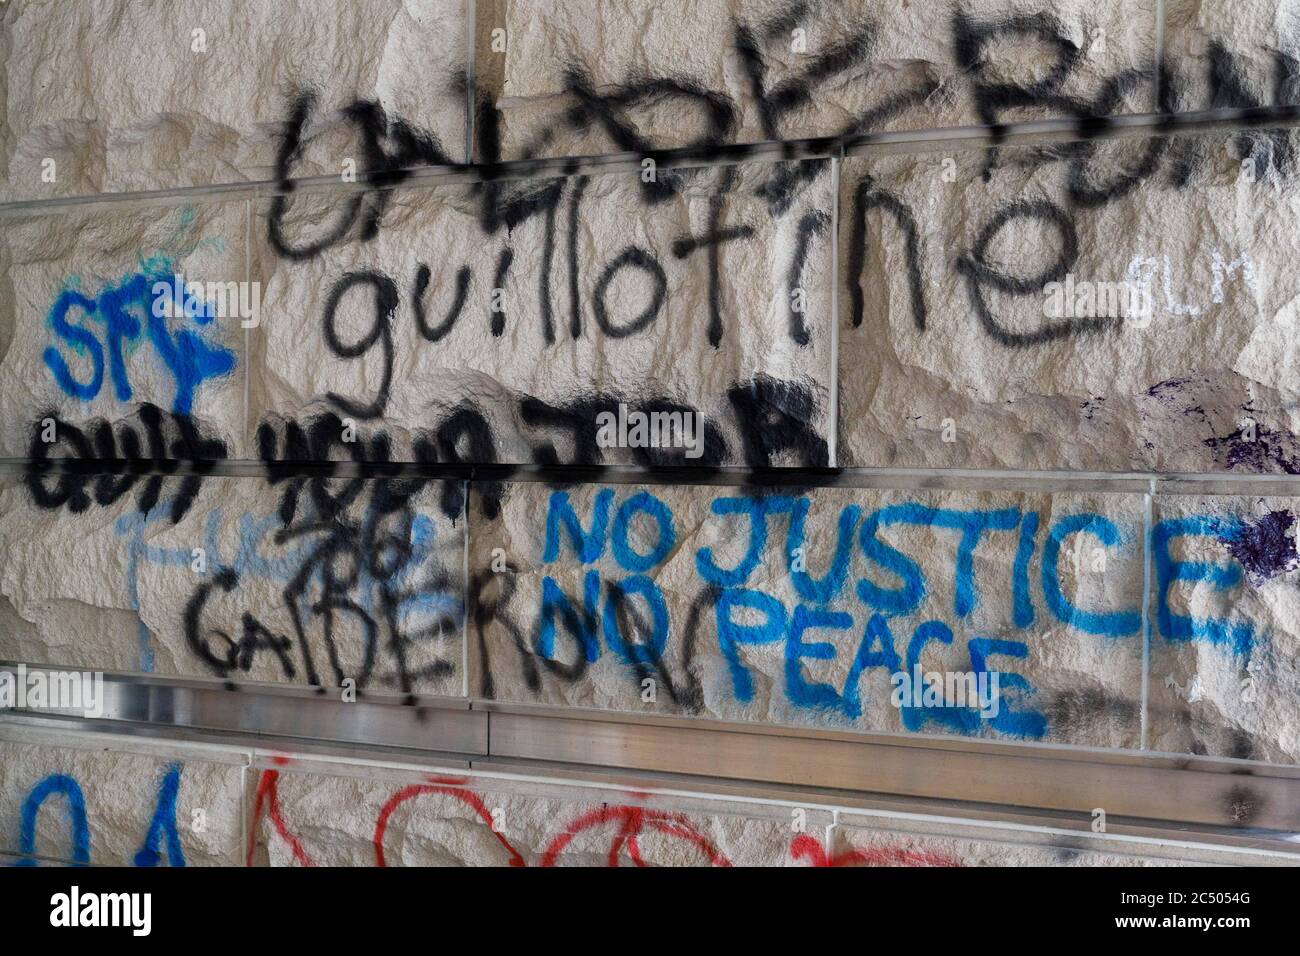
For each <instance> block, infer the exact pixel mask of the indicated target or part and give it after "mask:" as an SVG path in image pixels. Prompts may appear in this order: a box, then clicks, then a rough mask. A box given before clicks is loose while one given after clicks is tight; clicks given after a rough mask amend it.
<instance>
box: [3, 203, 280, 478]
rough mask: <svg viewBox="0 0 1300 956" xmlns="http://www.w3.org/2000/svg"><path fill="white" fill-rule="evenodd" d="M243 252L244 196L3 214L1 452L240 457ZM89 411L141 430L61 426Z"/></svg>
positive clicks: (89, 415)
mask: <svg viewBox="0 0 1300 956" xmlns="http://www.w3.org/2000/svg"><path fill="white" fill-rule="evenodd" d="M247 257H248V207H247V204H246V203H242V202H236V203H214V204H202V203H200V204H189V205H178V206H142V205H137V206H130V207H127V206H122V205H116V204H115V205H113V206H110V207H100V208H89V207H81V208H78V209H70V210H66V211H61V212H58V213H52V214H44V215H39V216H30V217H23V218H9V219H5V220H3V226H2V227H0V408H3V409H4V416H3V419H4V420H3V424H2V425H0V453H3V454H7V455H10V456H14V457H20V456H28V457H32V458H49V457H59V458H83V459H84V458H114V457H117V458H155V459H161V458H195V457H226V456H227V455H230V456H232V457H238V456H239V455H240V453H241V450H242V445H243V438H244V376H245V374H246V372H247V361H246V359H245V355H244V329H243V328H241V325H242V323H243V322H244V321H245V320H244V319H243V318H241V316H240V308H241V305H240V304H241V295H242V297H243V302H245V303H246V304H248V305H250V306H251V305H252V304H253V302H254V299H253V297H252V290H251V288H250V287H249V286H247V284H246V280H247ZM177 276H179V277H180V279H179V281H178V280H177ZM200 286H201V289H200ZM245 311H247V312H249V313H252V312H253V310H252V309H251V308H249V309H247V310H245ZM173 415H175V416H179V417H176V418H172V417H171V416H173ZM93 418H100V419H104V420H106V421H109V422H120V421H122V420H125V419H135V421H134V424H133V425H131V426H127V425H126V424H125V423H124V424H123V425H122V429H123V430H127V431H131V432H133V433H134V434H133V435H130V436H128V435H125V434H121V433H120V432H119V434H118V435H116V436H112V435H111V434H108V433H103V434H95V433H87V432H86V431H84V430H82V431H80V432H78V430H77V429H75V428H74V429H66V428H63V427H62V426H63V424H64V423H65V422H67V423H71V424H74V425H76V424H81V423H84V422H86V421H87V420H89V419H93ZM190 432H192V434H190ZM200 436H202V437H200ZM216 443H220V446H222V447H218V445H217V444H216Z"/></svg>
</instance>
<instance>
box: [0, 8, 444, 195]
mask: <svg viewBox="0 0 1300 956" xmlns="http://www.w3.org/2000/svg"><path fill="white" fill-rule="evenodd" d="M465 16H466V14H465V5H464V3H463V2H461V0H346V2H345V0H320V2H311V3H265V2H261V0H235V2H228V0H169V2H146V3H141V2H132V0H95V2H90V3H60V2H57V0H54V2H43V0H37V2H24V3H10V4H9V5H8V6H7V7H6V9H5V10H4V11H3V13H0V25H2V27H3V30H2V32H0V43H3V44H4V51H5V53H6V54H7V55H6V57H5V59H4V61H3V64H4V65H3V71H0V91H2V94H3V99H0V103H3V104H4V105H6V106H7V111H6V114H5V116H4V120H5V121H6V122H5V125H4V126H3V127H0V163H4V164H5V167H6V168H5V169H4V170H3V172H5V173H6V176H5V181H4V183H3V185H0V198H7V199H36V198H45V197H48V196H71V195H85V194H88V193H95V192H115V191H122V190H128V191H129V190H149V189H161V188H168V187H175V186H199V185H206V184H210V183H222V182H234V181H239V180H245V179H252V180H260V179H270V178H272V177H273V176H275V175H276V172H277V170H276V161H277V157H278V155H279V151H280V146H281V139H280V133H281V132H282V130H283V128H284V125H285V124H286V123H287V122H289V121H290V120H291V119H292V118H293V116H294V110H295V108H296V106H297V105H298V104H299V103H300V102H301V97H302V96H303V95H304V94H310V95H312V96H313V97H314V102H315V106H316V108H315V110H314V111H313V122H312V127H311V131H312V136H311V138H312V139H313V140H314V141H315V142H325V141H330V140H333V141H335V143H336V145H337V144H344V143H346V144H349V146H350V149H351V151H352V156H353V157H354V159H355V160H356V163H357V166H358V168H359V169H365V168H367V163H366V161H365V157H366V156H367V152H366V151H367V149H368V147H371V146H372V145H375V144H376V143H378V144H379V145H380V148H384V149H393V148H395V147H394V144H392V143H390V142H389V141H388V139H387V134H388V133H389V132H390V131H389V129H388V122H389V120H393V121H396V120H397V119H398V118H405V120H406V121H407V122H409V123H412V124H416V125H419V126H420V127H421V128H422V129H423V130H426V131H427V132H428V133H429V134H430V138H429V139H428V141H427V143H426V144H424V145H426V146H427V147H428V149H426V150H425V153H426V161H427V160H428V158H432V157H434V156H436V155H439V154H441V155H443V156H445V157H446V158H447V159H450V160H451V161H456V162H459V161H461V160H463V159H464V156H465V94H464V88H465V87H464V74H465V63H466V56H465V50H466V43H467V40H466V35H467V24H466V20H465ZM375 106H380V107H382V108H383V110H384V111H386V113H387V114H388V115H385V114H384V113H379V112H376V111H375V110H374V107H375ZM376 137H377V139H376ZM46 159H51V160H53V161H54V162H55V164H56V166H55V180H54V181H53V182H48V181H46V180H47V179H48V177H47V176H46V177H43V175H42V174H43V173H44V172H45V170H46V166H45V165H44V161H45V160H46ZM302 159H303V162H301V163H296V164H295V168H294V170H292V172H291V174H292V175H307V174H310V172H311V169H310V168H309V167H310V165H311V163H312V162H313V156H312V155H311V153H310V151H308V152H307V153H306V154H305V155H304V156H303V157H302ZM316 171H317V172H326V173H339V172H340V171H341V170H340V167H337V166H332V165H331V166H330V167H329V168H327V169H318V170H316Z"/></svg>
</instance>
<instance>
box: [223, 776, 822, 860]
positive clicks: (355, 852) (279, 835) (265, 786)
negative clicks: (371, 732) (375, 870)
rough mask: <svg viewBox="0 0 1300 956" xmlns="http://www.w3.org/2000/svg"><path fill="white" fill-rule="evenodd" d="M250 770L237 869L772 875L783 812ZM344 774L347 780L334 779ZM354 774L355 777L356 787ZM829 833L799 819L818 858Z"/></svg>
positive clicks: (460, 782) (815, 815)
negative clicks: (243, 845) (249, 803)
mask: <svg viewBox="0 0 1300 956" xmlns="http://www.w3.org/2000/svg"><path fill="white" fill-rule="evenodd" d="M334 774H338V775H327V774H325V773H321V772H301V771H299V770H295V764H293V763H290V764H285V763H283V762H280V763H270V764H268V765H267V766H266V767H265V768H264V769H262V770H261V772H260V776H259V778H258V784H257V792H256V797H255V799H254V807H253V813H252V814H251V815H250V825H251V827H252V833H251V834H250V840H249V853H248V861H249V862H250V864H253V865H270V866H293V865H299V866H302V865H317V866H376V865H378V866H729V865H736V866H781V865H788V864H792V863H796V862H798V858H797V857H796V856H794V855H793V854H792V853H791V850H790V848H791V846H792V841H794V840H795V839H796V838H797V837H798V834H796V833H795V832H794V829H793V826H794V824H793V820H794V818H793V816H792V814H791V811H790V809H789V808H781V807H772V806H762V805H757V804H743V803H732V802H722V801H708V800H691V799H684V798H681V797H677V798H668V797H664V796H653V795H649V794H644V793H627V792H623V791H618V790H595V789H584V788H575V787H568V786H562V785H556V784H548V783H546V782H539V781H528V782H522V781H511V780H505V779H500V778H497V779H493V778H468V779H467V778H465V777H463V776H452V775H445V774H426V775H420V776H413V775H411V774H409V773H408V774H397V773H393V772H383V771H379V770H375V769H369V770H367V769H365V768H360V767H355V766H354V767H345V768H342V770H341V771H340V770H338V769H336V770H335V771H334ZM342 774H350V775H342ZM361 774H364V776H361ZM829 822H830V814H829V813H827V812H824V811H820V812H819V811H809V812H807V813H805V815H804V820H803V822H802V826H804V827H805V831H806V832H807V833H812V834H816V835H817V836H815V837H812V839H815V840H817V841H818V846H819V847H820V846H821V843H820V839H821V837H820V835H821V834H823V833H824V832H825V830H826V827H827V825H828V824H829Z"/></svg>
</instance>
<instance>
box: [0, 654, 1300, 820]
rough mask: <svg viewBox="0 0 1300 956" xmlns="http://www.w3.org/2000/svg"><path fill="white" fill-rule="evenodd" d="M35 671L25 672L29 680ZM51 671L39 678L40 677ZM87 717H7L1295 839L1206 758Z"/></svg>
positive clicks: (1276, 815)
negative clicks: (1100, 816) (1245, 830)
mask: <svg viewBox="0 0 1300 956" xmlns="http://www.w3.org/2000/svg"><path fill="white" fill-rule="evenodd" d="M35 669H40V668H35ZM49 669H54V668H49ZM104 696H105V701H104V707H103V710H102V714H101V715H100V716H98V717H86V716H84V715H79V714H76V713H74V712H71V711H65V712H63V714H62V716H60V715H59V713H58V712H54V713H53V714H52V713H51V712H49V711H41V712H33V711H22V712H8V713H7V714H6V716H7V719H9V720H15V719H17V720H20V721H25V722H27V723H29V724H31V725H33V726H36V725H39V723H40V722H41V721H46V722H48V724H49V725H52V726H54V725H58V726H64V727H74V728H78V729H83V730H112V731H116V732H127V733H131V734H134V735H155V736H157V735H169V734H170V735H176V736H177V739H190V740H201V741H207V742H213V741H217V740H219V739H220V735H244V736H251V737H255V738H257V739H259V740H260V741H262V742H263V743H264V744H265V745H266V746H272V747H274V746H281V745H282V746H285V747H298V748H299V749H304V748H307V749H316V750H317V752H322V753H334V754H336V755H337V754H340V753H345V752H346V750H339V749H338V748H339V747H344V748H347V747H358V746H359V747H364V748H367V749H368V750H371V751H382V752H384V753H386V754H390V755H401V756H405V757H406V758H407V759H419V760H421V761H423V760H429V759H441V760H442V761H443V762H444V763H445V761H446V760H449V759H450V760H454V761H467V762H468V764H469V765H470V766H471V767H476V766H478V765H479V761H481V760H487V761H490V766H497V767H503V766H509V765H511V762H512V761H513V762H514V764H513V765H514V766H516V768H517V769H519V768H524V769H526V768H527V767H530V766H551V765H566V766H569V767H571V768H580V769H583V770H585V771H588V772H596V773H609V772H622V773H632V774H656V775H665V774H666V775H671V776H675V777H680V778H696V779H698V780H702V781H703V780H707V781H714V784H713V785H714V786H715V787H716V786H717V781H725V782H727V783H728V784H730V785H741V786H755V785H761V786H772V785H775V786H779V787H794V788H801V789H814V790H820V791H838V792H842V793H857V794H887V795H893V796H897V797H904V798H915V799H925V800H939V801H945V802H960V803H967V804H970V803H973V804H987V805H990V806H995V805H996V806H999V807H1015V808H1032V809H1036V810H1043V811H1049V812H1054V813H1071V814H1091V812H1092V811H1093V809H1094V808H1097V807H1100V808H1103V809H1104V810H1105V811H1106V813H1107V815H1108V817H1110V816H1113V817H1117V818H1125V819H1132V820H1146V821H1152V820H1154V821H1162V822H1165V823H1176V824H1192V825H1196V826H1211V827H1225V828H1238V829H1239V828H1242V827H1249V828H1250V830H1251V832H1252V833H1253V832H1262V831H1279V832H1285V833H1297V832H1300V767H1293V766H1275V765H1266V764H1255V763H1250V762H1247V761H1239V760H1228V759H1222V758H1209V757H1195V756H1185V755H1174V754H1156V753H1150V752H1133V751H1101V750H1093V749H1087V750H1085V749H1083V748H1071V747H1059V746H1055V747H1054V746H1050V745H1044V744H1038V745H1024V744H1013V743H1004V742H996V741H971V740H965V739H962V738H929V737H920V736H917V737H910V736H909V737H904V736H901V735H899V736H885V735H866V734H860V733H856V732H853V731H833V730H832V731H828V730H820V729H804V728H794V727H769V726H765V725H747V724H732V723H725V722H721V721H710V720H699V719H695V718H680V717H651V716H639V715H633V714H613V713H609V714H607V713H603V712H598V711H574V710H566V709H563V708H540V707H533V706H522V705H520V706H514V705H501V704H497V703H493V702H484V701H459V700H458V701H455V702H454V703H450V702H449V703H447V704H444V702H443V701H441V700H439V701H437V702H436V703H435V704H433V705H431V706H398V705H396V704H394V703H377V702H366V701H357V702H352V703H347V702H344V701H342V700H339V699H336V698H335V697H334V696H333V695H330V696H328V697H324V696H318V695H315V694H312V693H311V692H308V693H307V694H303V693H302V688H281V689H278V692H270V691H268V690H265V689H259V690H258V691H257V692H254V691H251V690H249V689H248V688H244V689H243V690H241V691H240V692H237V693H236V692H232V691H231V690H229V689H226V688H225V687H224V686H223V685H220V684H217V685H215V686H213V685H212V684H207V685H204V684H201V683H200V682H195V681H184V682H177V683H175V684H172V683H169V682H167V681H166V680H162V679H148V680H137V679H133V678H130V677H115V678H114V679H112V680H108V679H106V681H105V694H104Z"/></svg>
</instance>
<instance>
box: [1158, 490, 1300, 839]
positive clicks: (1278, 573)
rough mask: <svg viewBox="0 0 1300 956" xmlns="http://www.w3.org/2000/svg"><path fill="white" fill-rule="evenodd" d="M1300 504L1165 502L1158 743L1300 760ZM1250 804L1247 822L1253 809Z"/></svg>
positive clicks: (1242, 817)
mask: <svg viewBox="0 0 1300 956" xmlns="http://www.w3.org/2000/svg"><path fill="white" fill-rule="evenodd" d="M1298 511H1300V504H1298V503H1297V500H1296V499H1295V498H1275V497H1252V498H1232V497H1221V496H1213V497H1211V496H1184V495H1160V496H1157V497H1156V499H1155V505H1154V513H1153V520H1154V522H1155V523H1154V527H1153V534H1152V579H1151V608H1152V616H1153V618H1154V624H1153V631H1152V642H1151V665H1150V673H1151V678H1150V708H1151V715H1150V722H1151V726H1150V743H1151V747H1152V748H1153V749H1155V750H1166V751H1174V752H1179V753H1199V754H1210V755H1213V756H1219V757H1238V758H1242V759H1247V760H1269V761H1274V762H1281V763H1295V762H1296V761H1298V760H1300V698H1298V697H1297V694H1296V689H1297V688H1300V594H1298V593H1297V589H1296V583H1297V581H1300V555H1297V552H1296V537H1295V536H1296V514H1297V512H1298ZM1242 792H1243V794H1248V792H1249V791H1248V789H1247V788H1244V787H1243V788H1242ZM1240 804H1241V806H1240V807H1239V808H1238V809H1237V810H1235V811H1234V816H1235V817H1236V819H1237V821H1238V822H1239V823H1242V824H1248V823H1249V822H1250V818H1251V817H1252V816H1253V814H1254V812H1255V808H1254V807H1253V805H1252V802H1251V800H1250V799H1248V798H1243V800H1241V801H1240Z"/></svg>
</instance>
